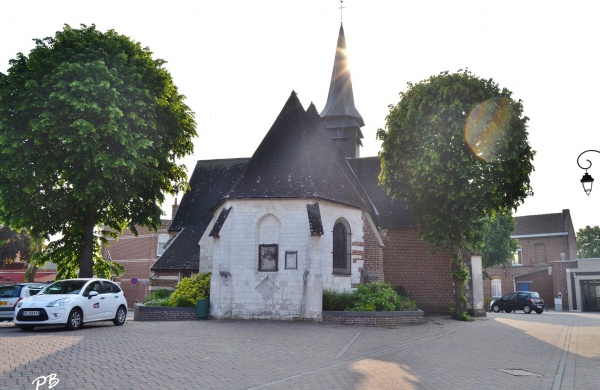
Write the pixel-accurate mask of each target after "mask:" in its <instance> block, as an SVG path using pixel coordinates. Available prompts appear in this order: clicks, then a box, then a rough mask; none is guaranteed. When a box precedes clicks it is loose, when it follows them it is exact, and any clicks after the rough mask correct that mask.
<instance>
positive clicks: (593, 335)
mask: <svg viewBox="0 0 600 390" xmlns="http://www.w3.org/2000/svg"><path fill="white" fill-rule="evenodd" d="M0 346H1V350H2V354H0V390H7V389H10V390H13V389H35V390H42V389H49V388H54V389H57V390H61V389H461V390H462V389H553V390H558V389H577V390H579V389H598V388H599V387H600V313H592V314H590V313H563V312H560V313H559V312H552V311H550V312H545V313H543V314H542V315H537V314H529V315H527V314H523V313H521V312H518V313H511V314H507V313H498V314H495V313H488V316H487V317H485V318H479V319H476V320H475V321H473V322H470V323H466V322H458V321H453V320H450V319H448V318H446V317H442V316H440V317H427V319H426V323H425V324H423V325H411V326H402V327H396V328H373V327H357V326H343V325H329V324H320V323H302V322H277V321H238V320H232V321H184V322H137V321H128V322H127V323H126V324H125V325H124V326H122V327H116V326H114V325H112V323H110V322H107V323H97V324H88V325H86V326H85V327H84V328H82V329H80V330H78V331H75V332H69V331H66V330H63V329H57V328H45V329H44V328H39V329H37V328H36V329H35V330H34V331H33V332H23V331H21V330H20V329H18V328H16V327H14V325H13V324H12V323H7V322H3V323H0ZM36 378H37V382H36ZM51 386H52V387H51Z"/></svg>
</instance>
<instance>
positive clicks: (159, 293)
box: [144, 288, 173, 306]
mask: <svg viewBox="0 0 600 390" xmlns="http://www.w3.org/2000/svg"><path fill="white" fill-rule="evenodd" d="M172 293H173V292H172V291H169V290H166V289H164V288H163V289H160V290H155V291H153V292H152V293H151V294H150V295H148V296H147V297H146V299H144V305H146V306H169V297H170V296H171V294H172Z"/></svg>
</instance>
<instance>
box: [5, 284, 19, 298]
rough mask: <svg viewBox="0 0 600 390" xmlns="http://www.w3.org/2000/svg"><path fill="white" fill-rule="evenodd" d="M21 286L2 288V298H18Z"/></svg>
mask: <svg viewBox="0 0 600 390" xmlns="http://www.w3.org/2000/svg"><path fill="white" fill-rule="evenodd" d="M21 288H22V287H21V286H0V298H18V297H19V295H20V294H21Z"/></svg>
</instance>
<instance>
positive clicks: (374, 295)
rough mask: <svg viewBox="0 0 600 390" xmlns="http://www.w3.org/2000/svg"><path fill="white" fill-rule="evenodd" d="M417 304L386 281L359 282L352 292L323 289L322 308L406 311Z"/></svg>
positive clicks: (412, 308)
mask: <svg viewBox="0 0 600 390" xmlns="http://www.w3.org/2000/svg"><path fill="white" fill-rule="evenodd" d="M416 309H417V304H416V302H415V301H414V299H412V298H410V297H408V296H401V295H400V294H398V293H397V292H396V291H394V290H393V289H392V287H391V286H390V285H389V284H387V283H378V282H376V283H370V284H360V285H359V286H358V289H357V290H355V291H354V292H352V293H350V292H337V291H334V290H329V289H325V290H323V310H326V311H327V310H349V311H408V310H416Z"/></svg>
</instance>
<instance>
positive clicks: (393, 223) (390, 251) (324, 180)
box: [150, 26, 483, 320]
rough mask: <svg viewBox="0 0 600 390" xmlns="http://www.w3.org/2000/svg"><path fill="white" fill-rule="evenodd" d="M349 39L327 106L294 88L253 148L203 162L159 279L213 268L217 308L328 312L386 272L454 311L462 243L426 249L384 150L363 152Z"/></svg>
mask: <svg viewBox="0 0 600 390" xmlns="http://www.w3.org/2000/svg"><path fill="white" fill-rule="evenodd" d="M345 49H346V41H345V35H344V29H343V26H340V31H339V35H338V41H337V47H336V54H335V59H334V66H333V72H332V77H331V82H330V86H329V93H328V97H327V102H326V104H325V107H324V108H323V110H322V111H321V112H320V113H319V112H318V110H317V108H316V107H315V106H314V105H313V104H310V105H309V107H308V108H307V109H304V107H303V106H302V104H301V102H300V101H299V99H298V97H297V95H296V93H295V92H292V93H291V95H290V97H289V98H288V100H287V101H286V103H285V104H284V106H283V108H282V109H281V112H280V113H279V115H278V116H277V118H276V119H275V122H274V123H273V125H272V126H271V128H270V130H269V131H268V132H267V134H266V135H265V137H264V139H263V140H262V142H261V144H260V145H259V146H258V148H257V149H256V151H255V152H254V154H253V155H252V156H251V157H250V158H235V159H223V160H201V161H198V162H197V164H196V167H195V169H194V172H193V174H192V176H191V178H190V188H191V189H190V191H188V192H187V193H185V194H184V196H183V198H182V200H181V205H180V206H179V209H178V210H177V213H176V214H175V216H174V220H173V223H172V224H171V226H170V228H169V234H170V236H171V238H170V240H169V243H168V246H167V249H166V251H165V253H164V254H163V255H162V256H161V257H160V258H159V259H158V260H157V261H156V263H154V264H153V265H152V267H151V269H152V271H153V273H154V274H153V276H152V277H151V279H150V285H151V287H150V288H151V289H157V288H169V289H172V288H174V287H175V286H176V283H177V282H178V281H179V280H181V278H183V277H185V276H189V275H191V274H194V273H197V272H208V271H209V272H212V279H211V296H210V312H211V316H212V317H213V318H270V319H296V318H301V319H311V320H320V318H321V312H322V292H323V290H324V289H334V290H337V291H350V290H351V289H353V288H355V287H356V286H357V285H358V284H359V283H365V282H373V281H385V282H388V283H390V284H391V285H392V286H395V287H396V286H402V287H403V288H404V289H405V290H406V292H407V293H408V294H409V295H411V296H412V297H413V298H415V300H416V301H417V304H418V305H419V307H420V308H421V309H423V310H425V311H428V312H444V313H447V312H448V309H449V308H450V307H451V306H452V305H453V285H452V276H451V274H450V270H449V260H450V258H451V253H450V252H449V251H445V252H444V251H442V252H440V253H430V252H428V251H426V250H425V248H424V245H423V243H422V242H421V241H420V240H419V238H418V235H419V234H418V233H419V232H418V230H417V228H416V224H415V222H414V219H413V218H412V217H411V215H410V211H409V210H408V208H407V207H406V205H405V204H404V203H402V202H394V201H392V200H391V199H390V197H389V196H388V195H387V194H386V192H385V191H384V190H383V189H382V188H381V187H380V186H379V183H378V176H379V172H380V164H379V160H378V158H377V157H360V148H361V146H362V140H363V138H364V137H363V134H362V131H361V127H363V126H364V121H363V118H362V116H361V115H360V113H359V111H358V110H357V108H356V107H355V104H354V96H353V92H352V82H351V78H350V73H349V71H348V70H347V66H346V61H347V59H346V54H345V53H346V51H345ZM477 285H479V286H480V287H481V292H482V293H481V302H480V303H477V304H475V306H474V307H478V308H482V307H483V287H482V283H481V280H479V281H476V282H475V286H477ZM473 289H475V288H473Z"/></svg>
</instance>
